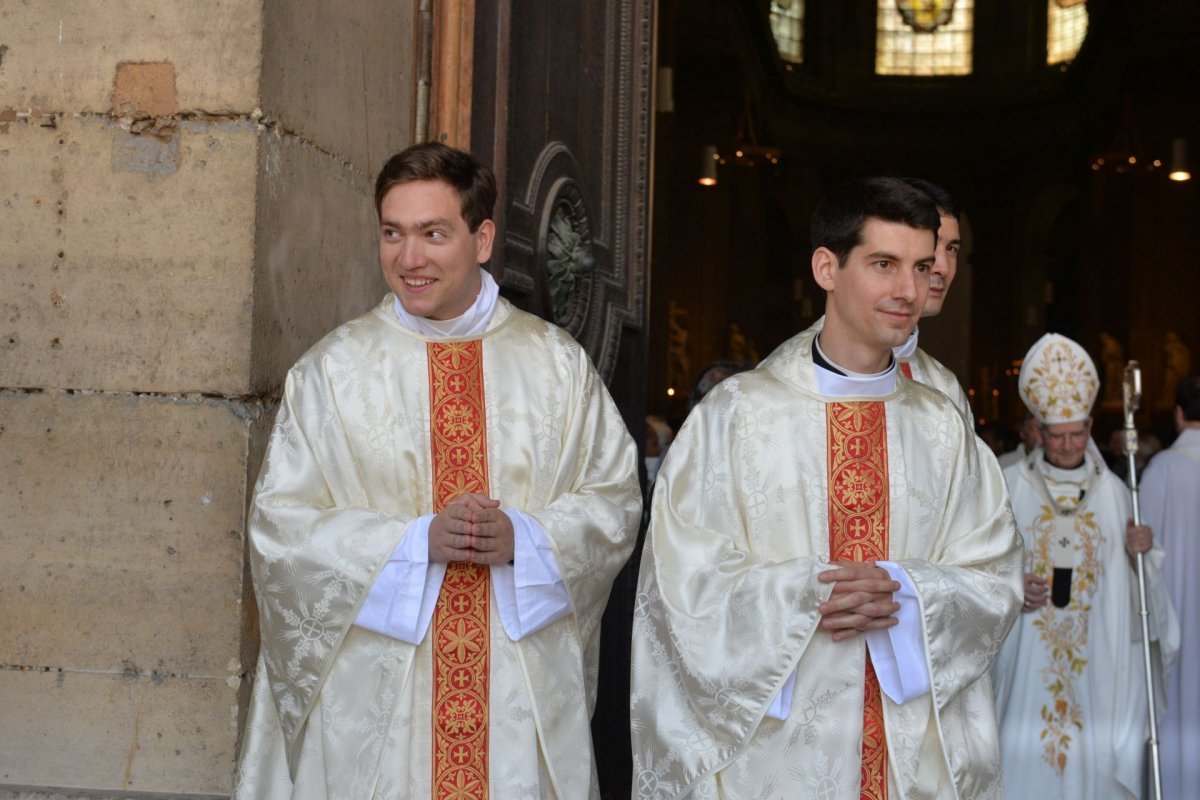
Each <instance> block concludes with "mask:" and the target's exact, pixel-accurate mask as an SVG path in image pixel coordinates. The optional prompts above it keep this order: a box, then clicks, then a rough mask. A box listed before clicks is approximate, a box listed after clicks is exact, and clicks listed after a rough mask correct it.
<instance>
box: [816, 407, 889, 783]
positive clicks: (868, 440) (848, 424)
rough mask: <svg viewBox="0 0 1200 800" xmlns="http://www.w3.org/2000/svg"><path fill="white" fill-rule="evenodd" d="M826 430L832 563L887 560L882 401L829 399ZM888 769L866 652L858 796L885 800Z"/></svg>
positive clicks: (880, 714) (884, 735)
mask: <svg viewBox="0 0 1200 800" xmlns="http://www.w3.org/2000/svg"><path fill="white" fill-rule="evenodd" d="M825 431H826V440H827V445H828V448H827V449H828V454H829V455H828V488H829V557H830V559H832V560H834V561H886V560H887V558H888V521H889V513H890V512H889V508H890V499H889V497H888V460H887V418H886V416H885V414H884V406H883V403H878V402H856V403H829V404H827V405H826V406H825ZM863 646H864V647H865V646H866V645H863ZM887 771H888V770H887V732H886V729H885V727H884V720H883V697H882V695H881V693H880V689H879V679H878V678H876V676H875V668H874V665H872V664H871V657H870V655H868V656H867V669H866V676H865V680H864V687H863V738H862V767H861V778H860V782H859V795H860V797H861V800H887V794H888V792H887V788H888V781H887Z"/></svg>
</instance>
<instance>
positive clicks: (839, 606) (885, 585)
mask: <svg viewBox="0 0 1200 800" xmlns="http://www.w3.org/2000/svg"><path fill="white" fill-rule="evenodd" d="M833 565H834V569H830V570H826V571H825V572H822V573H820V574H818V575H817V580H818V581H820V582H821V583H832V584H833V594H831V595H830V596H829V599H828V600H827V601H825V602H824V603H822V604H821V605H820V606H818V607H817V610H818V611H820V612H821V621H820V623H819V624H820V628H821V630H823V631H826V632H827V633H829V634H831V635H832V637H833V640H834V641H835V642H840V641H843V640H845V639H849V638H851V637H854V636H857V635H858V634H860V633H863V632H866V631H877V630H883V629H885V628H890V627H892V626H893V625H896V624H897V623H898V622H899V620H898V619H896V617H894V616H892V615H893V614H895V613H896V612H897V611H899V610H900V604H899V603H897V602H896V601H895V600H894V599H893V598H892V595H893V593H894V592H897V591H899V589H900V584H899V583H897V582H896V581H894V580H892V576H891V575H889V574H888V571H887V570H886V569H884V568H883V567H877V566H875V562H873V561H866V562H862V561H834V562H833Z"/></svg>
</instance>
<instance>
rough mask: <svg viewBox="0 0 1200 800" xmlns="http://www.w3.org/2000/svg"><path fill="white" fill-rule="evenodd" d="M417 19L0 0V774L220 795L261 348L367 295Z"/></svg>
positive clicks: (280, 364) (263, 399)
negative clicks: (380, 177) (376, 192)
mask: <svg viewBox="0 0 1200 800" xmlns="http://www.w3.org/2000/svg"><path fill="white" fill-rule="evenodd" d="M334 9H336V10H334ZM416 23H417V17H416V10H415V2H401V3H396V2H385V0H354V2H346V3H339V4H330V3H326V2H320V1H319V0H289V1H288V2H285V1H284V0H39V1H38V2H36V3H25V2H18V0H0V243H2V244H0V475H2V476H3V480H2V481H0V619H2V620H3V622H2V623H0V631H2V633H0V709H3V712H2V713H0V797H14V796H22V797H23V796H30V797H32V796H34V794H35V793H39V794H37V796H42V795H41V794H40V793H41V792H54V793H62V794H63V796H70V797H94V796H117V795H118V794H119V793H123V792H129V793H137V794H138V795H139V796H145V797H152V796H170V797H213V796H227V795H228V794H229V791H230V789H231V787H232V776H233V767H234V763H235V759H236V755H237V746H238V733H239V727H240V723H241V720H242V718H243V716H244V710H245V705H246V701H247V699H248V698H247V696H246V695H247V688H246V687H247V686H248V673H249V672H250V671H251V670H252V668H253V658H254V654H255V652H256V650H257V631H256V626H255V612H254V608H253V596H252V594H251V592H250V589H249V587H248V585H247V581H246V577H245V576H246V572H245V569H244V550H245V508H246V503H247V500H248V495H249V491H250V487H251V486H252V484H253V481H254V479H255V477H256V473H257V468H258V463H259V461H260V460H261V449H262V445H263V442H264V440H265V434H266V432H267V431H268V430H269V426H270V421H271V418H272V415H273V410H274V400H275V397H276V394H277V392H278V387H279V385H280V383H281V381H282V378H283V374H284V373H285V371H286V369H287V367H288V366H289V365H290V364H291V362H292V361H294V360H295V358H296V357H297V356H298V355H299V354H300V353H301V352H303V350H304V349H305V348H307V347H308V346H309V345H310V344H312V343H313V342H314V341H316V339H318V338H319V337H320V336H321V335H322V334H324V333H325V332H326V331H328V330H329V329H330V328H332V327H333V326H334V325H335V324H336V323H337V322H339V321H341V320H343V319H346V318H348V317H351V316H354V315H356V314H358V313H360V312H362V311H363V310H365V309H366V308H368V307H370V306H372V305H373V304H374V303H376V302H377V301H378V299H379V297H380V296H381V295H382V293H383V291H384V288H383V285H382V282H381V281H380V279H379V277H378V268H377V265H376V257H375V249H374V236H375V231H374V229H375V219H374V209H373V205H372V200H371V184H372V179H373V175H374V173H375V171H376V170H377V169H378V167H379V166H380V164H381V163H382V161H383V159H384V158H385V157H386V156H387V155H388V154H389V153H391V152H393V151H395V150H397V149H400V148H402V147H404V146H405V145H407V144H409V143H410V142H411V141H412V138H413V123H412V120H413V115H414V108H415V99H414V98H415V86H416V79H415V74H416V64H417V46H416V36H415V31H416V30H417V24H416ZM55 796H56V797H57V796H59V794H55Z"/></svg>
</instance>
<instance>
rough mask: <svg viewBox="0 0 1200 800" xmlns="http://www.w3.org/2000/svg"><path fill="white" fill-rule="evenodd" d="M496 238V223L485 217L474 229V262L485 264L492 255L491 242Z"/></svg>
mask: <svg viewBox="0 0 1200 800" xmlns="http://www.w3.org/2000/svg"><path fill="white" fill-rule="evenodd" d="M495 239H496V223H494V222H492V221H491V220H490V219H485V220H484V221H483V222H481V223H479V227H478V228H477V229H476V230H475V263H476V264H486V263H487V262H488V261H489V260H490V259H491V257H492V244H493V243H494V242H495Z"/></svg>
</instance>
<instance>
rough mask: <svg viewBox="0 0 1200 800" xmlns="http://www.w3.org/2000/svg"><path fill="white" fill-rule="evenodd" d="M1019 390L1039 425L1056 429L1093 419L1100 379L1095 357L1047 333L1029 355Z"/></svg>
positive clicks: (1030, 349)
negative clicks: (1093, 361) (1093, 358)
mask: <svg viewBox="0 0 1200 800" xmlns="http://www.w3.org/2000/svg"><path fill="white" fill-rule="evenodd" d="M1017 388H1018V389H1019V390H1020V392H1021V399H1022V400H1023V401H1025V406H1026V407H1027V408H1028V409H1029V413H1031V414H1033V416H1034V417H1036V418H1037V421H1038V422H1040V423H1042V424H1043V425H1056V424H1058V423H1060V422H1078V421H1080V420H1085V419H1087V418H1088V417H1090V416H1091V414H1092V405H1093V404H1094V403H1095V402H1096V394H1097V393H1098V392H1099V391H1100V378H1099V376H1098V375H1097V373H1096V365H1095V364H1094V363H1092V358H1091V356H1089V355H1088V354H1087V351H1086V350H1084V349H1083V348H1082V347H1080V346H1079V344H1077V343H1076V342H1073V341H1071V340H1070V339H1068V338H1067V337H1065V336H1060V335H1059V334H1057V333H1047V334H1046V335H1045V336H1043V337H1042V338H1040V339H1038V340H1037V342H1035V343H1034V345H1033V347H1031V348H1029V352H1028V353H1026V354H1025V361H1024V363H1022V364H1021V375H1020V377H1019V378H1018V379H1017Z"/></svg>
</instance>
